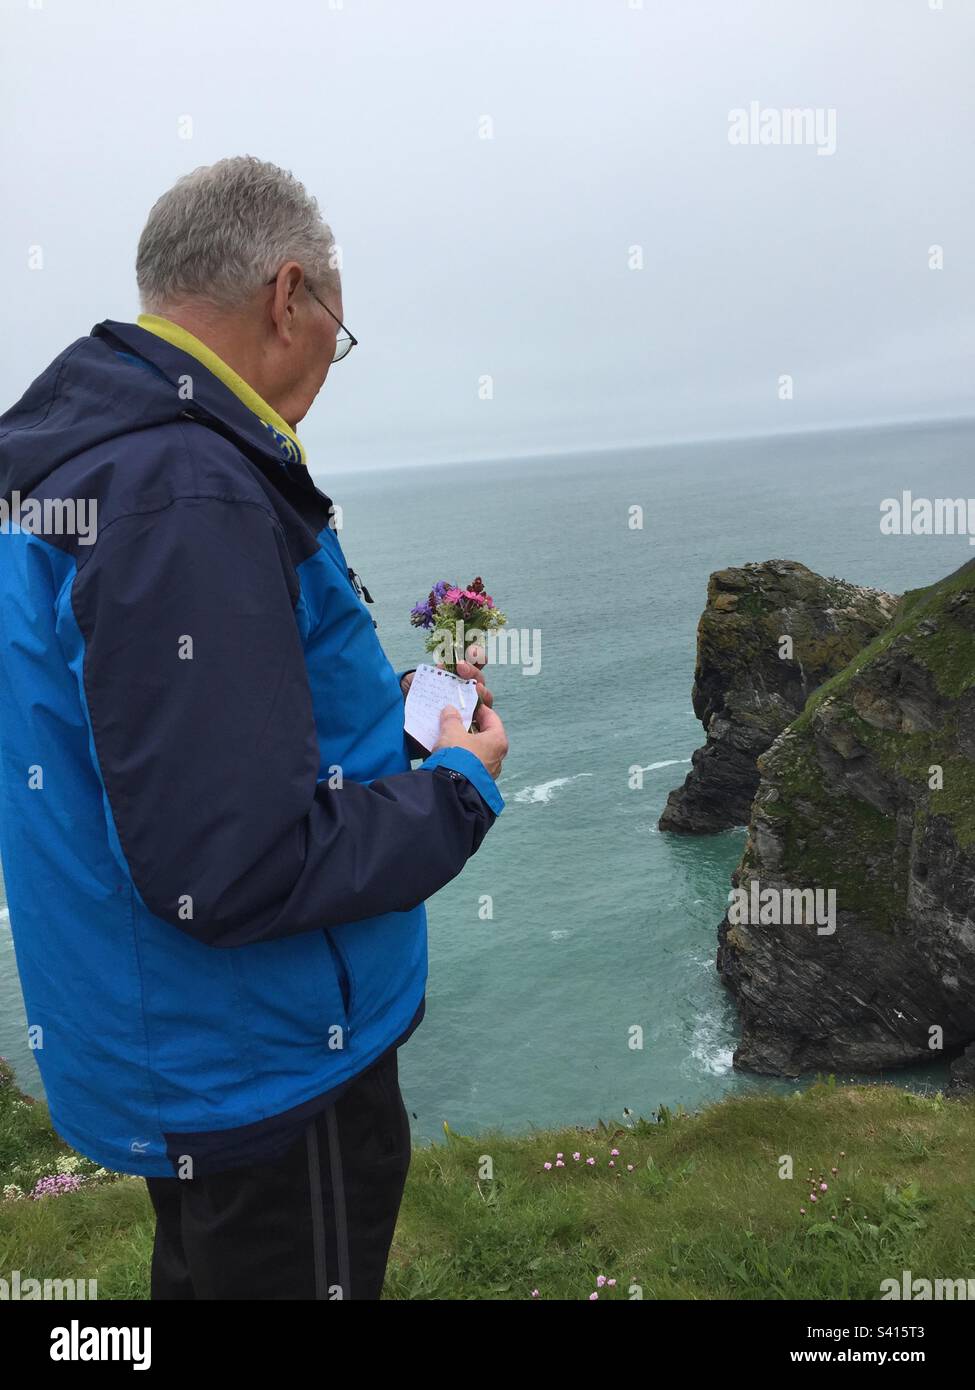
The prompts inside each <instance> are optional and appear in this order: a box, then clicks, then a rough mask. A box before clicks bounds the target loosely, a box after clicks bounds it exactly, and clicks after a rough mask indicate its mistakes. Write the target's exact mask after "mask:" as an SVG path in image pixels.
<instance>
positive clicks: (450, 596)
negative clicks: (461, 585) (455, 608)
mask: <svg viewBox="0 0 975 1390" xmlns="http://www.w3.org/2000/svg"><path fill="white" fill-rule="evenodd" d="M462 596H463V590H462V589H448V590H447V592H446V593H445V594H444V599H445V601H446V602H447V603H460V600H461V598H462Z"/></svg>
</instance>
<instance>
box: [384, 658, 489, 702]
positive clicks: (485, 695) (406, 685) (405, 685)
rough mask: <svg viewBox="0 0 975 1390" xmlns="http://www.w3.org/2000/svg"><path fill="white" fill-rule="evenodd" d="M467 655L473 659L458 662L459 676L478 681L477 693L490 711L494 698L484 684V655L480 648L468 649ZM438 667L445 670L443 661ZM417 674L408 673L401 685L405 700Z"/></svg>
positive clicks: (466, 679) (463, 678)
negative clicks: (482, 668)
mask: <svg viewBox="0 0 975 1390" xmlns="http://www.w3.org/2000/svg"><path fill="white" fill-rule="evenodd" d="M467 655H468V656H469V657H470V658H471V659H470V661H458V663H457V674H458V676H460V678H461V680H462V681H473V680H476V681H477V693H478V695H479V696H480V697H481V704H482V705H487V707H488V709H490V708H491V707H492V706H493V704H494V696H493V695H492V694H491V692H490V690H488V688H487V686H486V685H485V684H484V673H483V671H482V670H481V667H482V666H483V665H484V653H483V651H482V650H481V648H480V647H468V649H467ZM437 665H438V666H439V667H440V668H441V669H443V662H442V661H438V662H437ZM415 674H416V672H415V671H407V672H406V675H405V676H404V677H403V679H402V680H401V681H400V683H399V684H400V689H401V690H402V692H403V698H404V700H405V699H406V697H407V695H409V693H410V686H411V685H412V684H413V677H414V676H415Z"/></svg>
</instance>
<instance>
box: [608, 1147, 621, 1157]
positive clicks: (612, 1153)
mask: <svg viewBox="0 0 975 1390" xmlns="http://www.w3.org/2000/svg"><path fill="white" fill-rule="evenodd" d="M609 1155H610V1158H619V1156H620V1151H619V1149H610V1151H609Z"/></svg>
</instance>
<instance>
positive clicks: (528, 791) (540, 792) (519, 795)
mask: <svg viewBox="0 0 975 1390" xmlns="http://www.w3.org/2000/svg"><path fill="white" fill-rule="evenodd" d="M592 775H593V774H592V773H591V772H577V773H575V775H574V776H572V777H553V778H552V780H551V782H539V784H538V786H537V787H522V789H521V791H520V792H515V794H514V796H513V797H512V798H511V799H512V801H522V802H531V803H533V804H534V803H536V802H545V801H551V800H552V797H553V796H554V795H555V793H556V792H557V791H558V790H559V788H560V787H565V786H567V785H568V784H569V782H574V781H576V779H577V778H579V777H592Z"/></svg>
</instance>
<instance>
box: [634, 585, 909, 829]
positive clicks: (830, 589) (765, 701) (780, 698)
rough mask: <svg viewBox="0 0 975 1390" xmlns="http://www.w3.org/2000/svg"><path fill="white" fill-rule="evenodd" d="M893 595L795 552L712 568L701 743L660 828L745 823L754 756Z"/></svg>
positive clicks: (880, 620) (848, 655)
mask: <svg viewBox="0 0 975 1390" xmlns="http://www.w3.org/2000/svg"><path fill="white" fill-rule="evenodd" d="M896 602H897V601H896V599H895V598H893V597H892V596H891V595H890V594H885V593H882V592H880V590H877V589H866V588H860V587H858V586H857V585H855V584H847V583H845V582H844V581H843V580H841V579H824V578H823V577H822V575H819V574H814V573H813V571H812V570H810V569H807V568H806V566H805V565H800V564H798V563H797V562H796V561H794V560H766V561H764V562H763V563H762V564H752V565H745V566H743V567H742V568H736V569H726V570H718V571H717V572H716V573H715V574H712V575H711V578H710V581H709V583H708V599H707V606H706V608H705V609H704V612H703V614H702V616H701V621H700V623H699V625H698V632H697V664H696V667H695V670H694V687H693V691H692V695H691V698H692V701H693V704H694V713H695V714H696V715H697V717H698V718H699V719H700V721H701V723H702V724H703V726H704V731H705V733H706V735H707V742H706V743H705V744H704V747H703V748H699V749H697V751H696V752H695V754H694V756H693V759H692V762H693V766H692V768H691V771H690V772H689V773H688V775H687V779H686V781H685V782H684V785H683V786H682V787H679V788H677V790H675V791H672V792H671V793H670V796H669V797H668V799H667V805H666V807H665V808H664V812H663V815H662V816H661V817H660V822H659V824H660V829H661V830H674V831H680V832H683V833H685V834H707V833H709V832H713V831H716V830H725V829H727V828H728V827H729V826H733V825H746V824H747V823H748V818H749V815H750V812H751V803H752V798H753V797H754V795H755V792H756V790H757V788H758V769H757V767H756V760H757V758H758V757H759V756H760V755H761V754H762V753H764V752H765V750H766V749H767V748H768V747H769V745H770V744H771V743H772V741H773V739H774V738H776V737H777V736H778V735H779V734H780V733H781V732H782V730H783V729H784V728H785V727H786V725H787V724H788V723H790V721H791V720H793V719H795V717H796V716H797V715H798V714H799V713H800V711H801V710H802V708H803V706H804V705H805V703H806V700H807V699H808V697H809V696H810V695H811V694H812V692H813V691H814V690H815V689H816V688H817V687H818V686H820V685H822V683H823V681H825V680H827V679H829V677H830V676H833V675H835V674H836V673H837V672H838V671H841V670H842V669H843V667H844V666H846V665H847V664H848V663H849V662H850V661H851V660H852V659H853V657H854V656H855V655H856V653H857V652H858V651H860V650H861V648H862V647H864V646H865V645H866V644H867V643H868V642H869V641H870V640H871V639H872V638H873V637H875V636H876V634H877V633H878V632H880V631H881V629H882V628H883V627H885V626H886V624H887V623H888V622H889V621H890V618H891V616H892V614H893V612H894V608H895V606H896ZM783 638H791V642H792V651H791V654H789V653H788V652H786V654H784V655H783V654H780V653H782V652H783V650H784V648H783V643H782V639H783Z"/></svg>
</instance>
